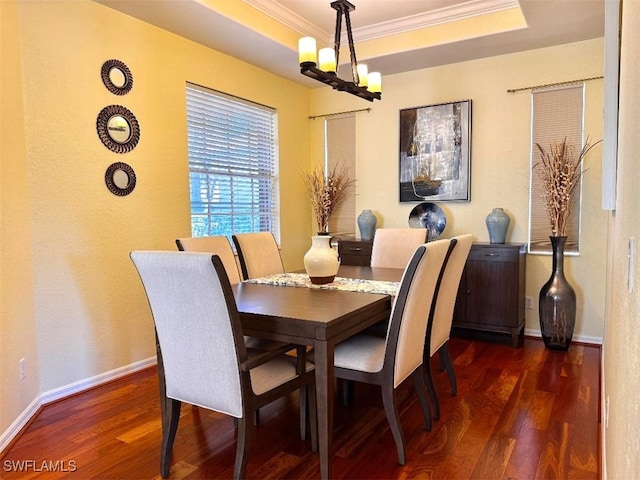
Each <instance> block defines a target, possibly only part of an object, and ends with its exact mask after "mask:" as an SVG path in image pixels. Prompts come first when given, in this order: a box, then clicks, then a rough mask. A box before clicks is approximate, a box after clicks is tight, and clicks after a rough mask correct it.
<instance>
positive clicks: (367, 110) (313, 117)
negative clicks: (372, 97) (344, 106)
mask: <svg viewBox="0 0 640 480" xmlns="http://www.w3.org/2000/svg"><path fill="white" fill-rule="evenodd" d="M370 111H371V109H370V108H360V109H359V110H347V111H346V112H336V113H325V114H324V115H311V116H310V117H309V119H310V120H315V119H316V118H321V117H333V116H335V115H344V114H345V113H357V112H370Z"/></svg>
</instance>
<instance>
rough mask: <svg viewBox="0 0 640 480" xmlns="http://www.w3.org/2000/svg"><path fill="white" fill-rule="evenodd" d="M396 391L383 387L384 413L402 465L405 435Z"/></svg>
mask: <svg viewBox="0 0 640 480" xmlns="http://www.w3.org/2000/svg"><path fill="white" fill-rule="evenodd" d="M394 393H395V392H394V389H393V386H392V385H388V386H384V385H383V386H382V404H383V405H384V412H385V414H386V415H387V421H388V422H389V427H390V428H391V433H392V434H393V439H394V440H395V442H396V450H397V451H398V463H399V464H400V465H404V464H405V455H404V435H403V434H402V427H401V426H400V422H399V420H398V408H397V406H396V400H395V395H394Z"/></svg>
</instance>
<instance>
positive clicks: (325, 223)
mask: <svg viewBox="0 0 640 480" xmlns="http://www.w3.org/2000/svg"><path fill="white" fill-rule="evenodd" d="M302 179H303V180H304V183H305V185H306V187H307V193H308V194H309V198H310V199H311V205H312V207H313V213H314V215H315V217H316V224H317V226H318V234H325V235H326V234H328V233H329V218H331V214H332V213H333V212H334V210H335V209H336V207H338V205H340V204H341V203H342V202H343V201H344V200H345V199H346V198H347V196H348V195H349V193H350V192H349V187H351V186H352V185H354V184H355V180H354V179H351V178H349V170H348V169H347V167H346V166H342V167H341V168H339V167H338V165H336V166H334V167H333V169H332V170H330V171H329V172H327V174H326V175H325V172H324V168H322V166H317V167H315V168H314V169H313V170H311V171H310V172H303V173H302Z"/></svg>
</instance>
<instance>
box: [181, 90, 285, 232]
mask: <svg viewBox="0 0 640 480" xmlns="http://www.w3.org/2000/svg"><path fill="white" fill-rule="evenodd" d="M186 94H187V136H188V139H187V144H188V150H189V182H190V197H191V233H192V236H194V237H200V236H208V235H226V236H231V235H232V234H233V233H246V232H257V231H270V232H273V233H274V235H275V236H276V238H277V239H278V240H279V239H280V235H279V234H280V229H279V223H280V222H279V204H278V197H279V195H278V193H279V191H278V158H277V142H278V130H277V124H278V122H277V114H276V112H275V110H274V109H272V108H269V107H265V106H263V105H259V104H256V103H252V102H249V101H246V100H242V99H239V98H237V97H233V96H230V95H226V94H223V93H221V92H216V91H213V90H209V89H207V88H204V87H200V86H197V85H193V84H187V88H186Z"/></svg>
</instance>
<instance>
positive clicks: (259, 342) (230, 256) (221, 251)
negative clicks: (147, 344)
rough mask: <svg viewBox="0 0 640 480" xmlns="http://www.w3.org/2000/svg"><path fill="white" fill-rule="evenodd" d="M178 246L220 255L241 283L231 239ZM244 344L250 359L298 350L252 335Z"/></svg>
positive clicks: (229, 274) (217, 237)
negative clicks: (270, 353)
mask: <svg viewBox="0 0 640 480" xmlns="http://www.w3.org/2000/svg"><path fill="white" fill-rule="evenodd" d="M176 245H177V247H178V250H180V251H185V252H202V253H210V254H212V255H218V256H219V257H220V260H222V265H224V269H225V271H226V272H227V277H229V283H231V284H232V285H234V284H236V283H240V282H241V281H242V279H241V278H240V271H239V270H238V263H237V262H236V256H235V255H234V253H233V248H231V243H230V242H229V239H228V238H227V237H225V236H224V235H212V236H207V237H183V238H177V239H176ZM244 344H245V347H247V352H248V354H249V358H250V359H251V358H252V357H253V356H254V355H261V354H262V352H279V353H286V352H289V351H291V350H294V349H295V348H296V345H294V344H292V343H285V342H278V341H276V340H266V339H264V338H258V337H252V336H250V335H245V336H244ZM301 394H302V395H303V396H304V395H306V393H305V391H304V390H301ZM254 421H255V424H256V425H258V424H259V423H260V411H259V410H256V413H255V418H254ZM305 428H306V418H305V416H304V414H303V415H302V416H301V418H300V431H301V432H302V434H303V435H304V432H305Z"/></svg>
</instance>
